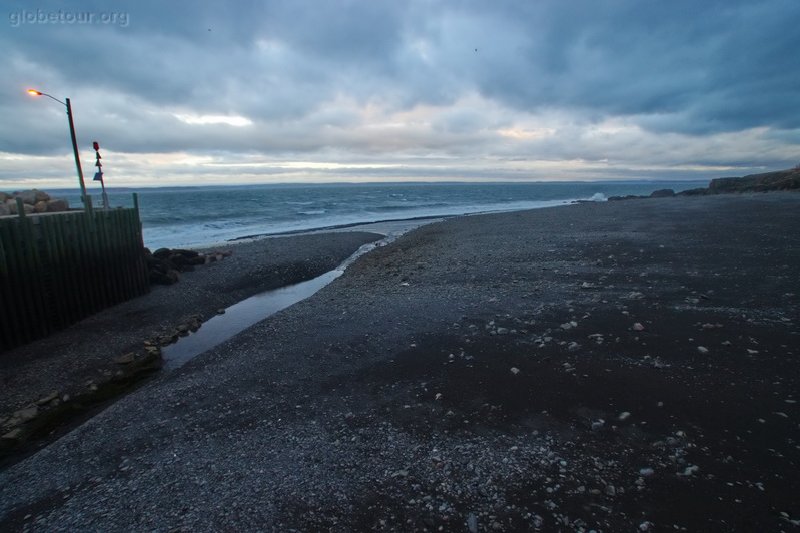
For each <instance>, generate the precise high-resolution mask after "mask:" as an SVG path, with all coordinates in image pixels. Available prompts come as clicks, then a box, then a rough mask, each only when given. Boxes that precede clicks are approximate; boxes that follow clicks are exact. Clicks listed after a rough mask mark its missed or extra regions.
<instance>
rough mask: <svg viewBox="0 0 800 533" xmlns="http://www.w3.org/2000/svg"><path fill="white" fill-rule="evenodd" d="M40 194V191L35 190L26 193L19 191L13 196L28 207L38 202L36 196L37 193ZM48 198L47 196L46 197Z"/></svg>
mask: <svg viewBox="0 0 800 533" xmlns="http://www.w3.org/2000/svg"><path fill="white" fill-rule="evenodd" d="M40 192H41V191H38V190H36V189H29V190H27V191H19V192H18V193H16V194H15V195H14V196H16V197H17V198H21V199H22V201H23V202H24V203H26V204H28V205H33V204H35V203H36V202H37V201H38V200H39V199H38V198H37V197H36V196H37V193H40ZM43 194H47V193H43ZM48 198H49V196H48Z"/></svg>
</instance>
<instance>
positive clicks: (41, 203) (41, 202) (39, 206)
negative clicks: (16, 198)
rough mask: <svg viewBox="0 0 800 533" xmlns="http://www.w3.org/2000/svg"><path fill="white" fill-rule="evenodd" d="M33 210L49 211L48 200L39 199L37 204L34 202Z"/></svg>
mask: <svg viewBox="0 0 800 533" xmlns="http://www.w3.org/2000/svg"><path fill="white" fill-rule="evenodd" d="M33 212H34V213H46V212H47V202H46V201H45V200H39V201H38V202H36V203H35V204H33Z"/></svg>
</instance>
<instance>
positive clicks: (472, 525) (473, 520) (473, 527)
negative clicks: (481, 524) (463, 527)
mask: <svg viewBox="0 0 800 533" xmlns="http://www.w3.org/2000/svg"><path fill="white" fill-rule="evenodd" d="M467 529H468V530H469V533H478V517H477V516H475V513H469V516H468V517H467Z"/></svg>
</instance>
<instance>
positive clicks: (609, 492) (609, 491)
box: [605, 485, 617, 496]
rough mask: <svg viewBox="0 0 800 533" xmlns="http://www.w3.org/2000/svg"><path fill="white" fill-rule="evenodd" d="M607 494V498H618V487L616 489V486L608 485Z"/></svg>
mask: <svg viewBox="0 0 800 533" xmlns="http://www.w3.org/2000/svg"><path fill="white" fill-rule="evenodd" d="M605 493H606V495H607V496H616V495H617V489H616V487H614V485H606V490H605Z"/></svg>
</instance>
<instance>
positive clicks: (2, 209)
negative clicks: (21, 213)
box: [0, 202, 11, 217]
mask: <svg viewBox="0 0 800 533" xmlns="http://www.w3.org/2000/svg"><path fill="white" fill-rule="evenodd" d="M10 214H11V210H10V209H9V208H8V206H7V205H6V203H5V202H0V217H4V216H6V215H10Z"/></svg>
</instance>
